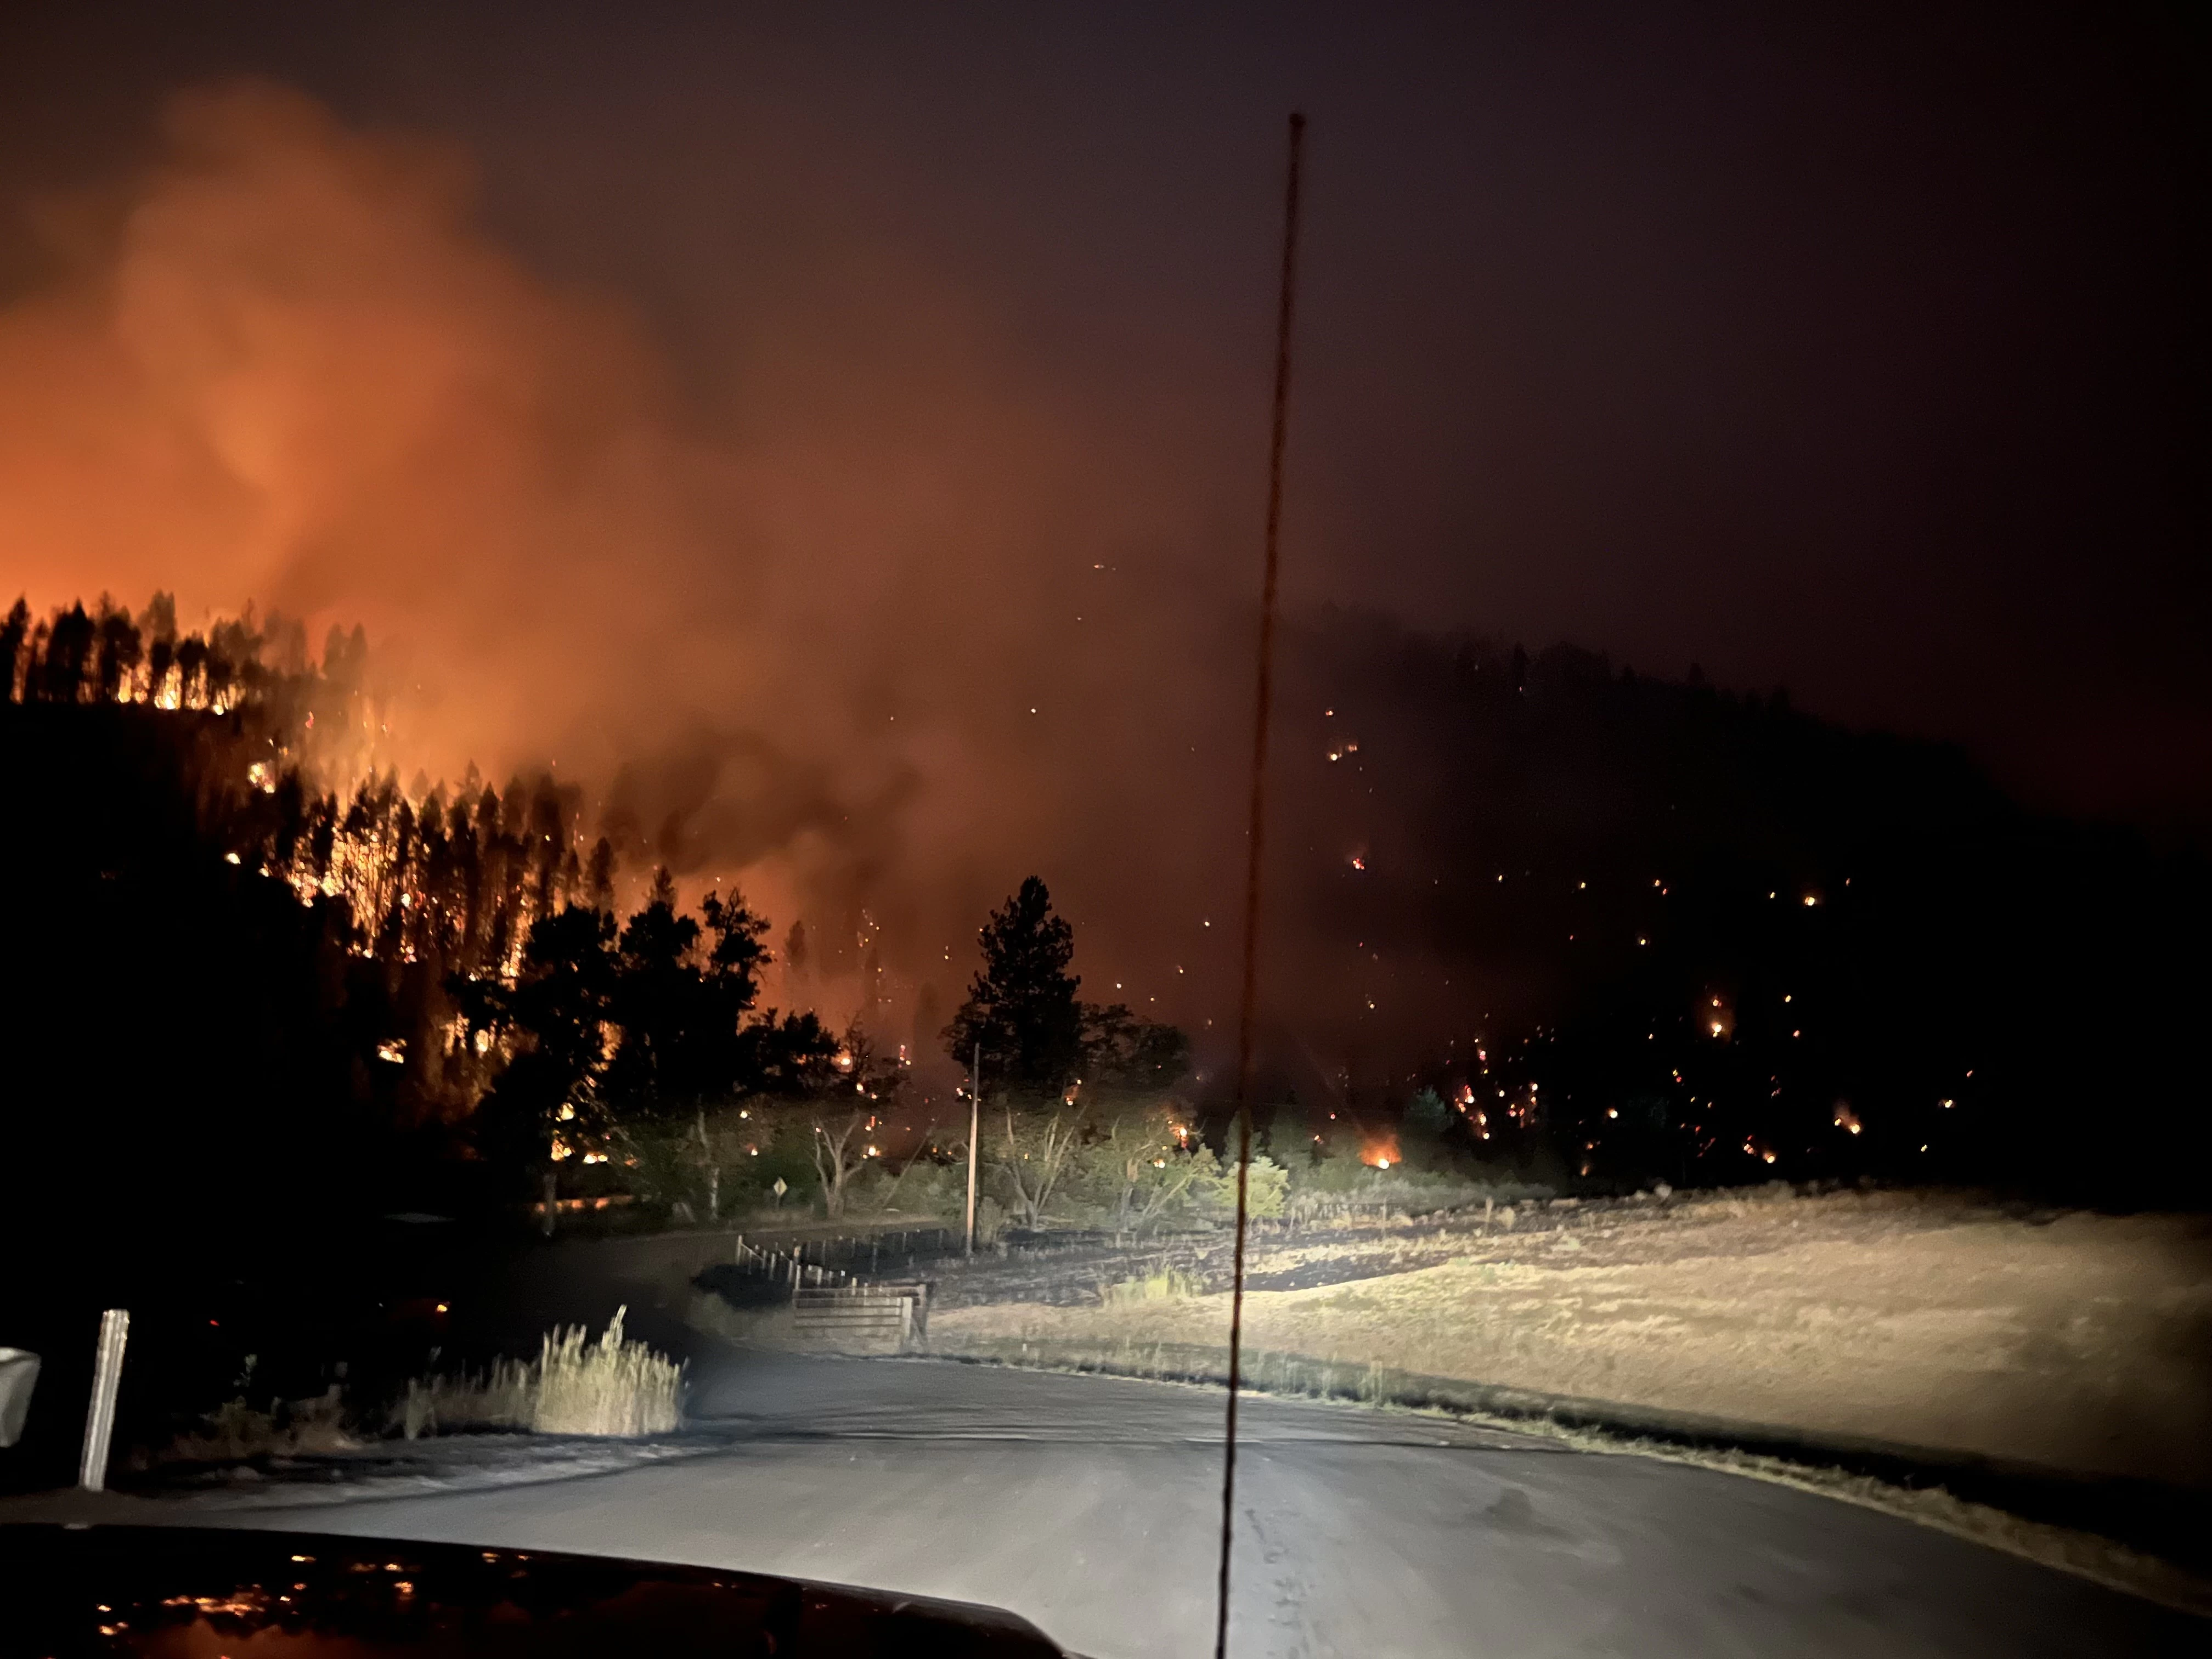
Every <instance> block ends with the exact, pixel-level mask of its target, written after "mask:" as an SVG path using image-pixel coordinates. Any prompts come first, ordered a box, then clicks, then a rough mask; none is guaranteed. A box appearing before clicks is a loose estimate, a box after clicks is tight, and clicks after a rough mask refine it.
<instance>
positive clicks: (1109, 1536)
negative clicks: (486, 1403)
mask: <svg viewBox="0 0 2212 1659" xmlns="http://www.w3.org/2000/svg"><path fill="white" fill-rule="evenodd" d="M701 1379H702V1380H701V1384H700V1387H699V1389H698V1390H697V1392H696V1397H695V1401H694V1408H695V1411H696V1413H697V1414H698V1415H700V1416H701V1417H702V1418H705V1419H711V1420H712V1421H713V1422H714V1423H715V1424H716V1425H718V1432H720V1433H721V1434H723V1435H726V1437H727V1438H728V1445H727V1447H726V1449H724V1450H720V1451H717V1452H714V1453H713V1454H712V1455H705V1456H701V1457H697V1458H693V1459H689V1460H687V1461H684V1462H674V1463H663V1464H658V1465H652V1466H647V1467H641V1468H631V1469H627V1470H624V1471H623V1472H621V1473H619V1474H605V1475H599V1476H594V1477H592V1478H589V1479H584V1480H566V1481H559V1482H550V1483H544V1484H538V1485H531V1486H506V1487H501V1488H495V1489H492V1490H478V1491H467V1492H447V1493H442V1494H438V1495H433V1496H416V1497H407V1498H384V1499H376V1500H364V1501H358V1502H349V1503H343V1504H315V1505H313V1507H309V1508H301V1509H290V1510H285V1509H276V1510H271V1509H258V1510H253V1511H251V1512H250V1513H239V1512H235V1511H233V1512H230V1513H228V1514H218V1513H214V1512H197V1513H196V1514H195V1515H194V1516H193V1518H195V1519H201V1520H206V1521H215V1522H222V1524H228V1525H253V1526H264V1527H266V1526H283V1527H295V1528H301V1529H311V1530H320V1531H337V1532H348V1533H360V1534H384V1535H387V1536H397V1537H406V1538H420V1539H436V1540H451V1541H465V1542H474V1543H483V1544H489V1545H505V1546H515V1547H539V1548H560V1549H571V1550H583V1551H591V1552H598V1553H609V1554H623V1555H631V1556H641V1557H647V1558H655V1559H666V1560H672V1561H691V1562H700V1563H705V1564H709V1565H721V1566H730V1567H741V1568H750V1569H753V1570H756V1571H768V1572H776V1573H785V1574H790V1575H794V1576H799V1577H811V1578H817V1579H825V1580H836V1581H843V1582H847V1583H861V1584H868V1585H873V1586H877V1587H880V1588H885V1589H903V1590H908V1591H913V1592H916V1593H921V1594H927V1595H945V1596H951V1597H955V1598H958V1599H961V1600H965V1601H986V1602H992V1603H995V1604H997V1605H999V1606H1001V1607H1008V1608H1011V1609H1012V1610H1013V1611H1015V1612H1017V1613H1022V1614H1023V1615H1024V1616H1025V1617H1027V1618H1029V1619H1030V1620H1034V1621H1035V1622H1036V1624H1037V1625H1038V1626H1041V1627H1042V1629H1044V1630H1045V1631H1046V1632H1048V1633H1049V1634H1051V1635H1052V1636H1053V1637H1054V1638H1056V1639H1057V1640H1059V1641H1060V1643H1062V1644H1065V1645H1066V1646H1067V1647H1068V1648H1070V1649H1071V1650H1074V1651H1076V1652H1079V1653H1083V1654H1087V1655H1091V1656H1096V1659H1121V1656H1135V1655H1151V1654H1188V1655H1194V1656H1196V1655H1201V1654H1205V1653H1206V1652H1208V1651H1210V1647H1211V1632H1212V1594H1213V1573H1214V1555H1213V1550H1214V1541H1215V1536H1216V1530H1217V1528H1218V1503H1219V1480H1220V1455H1219V1452H1220V1446H1219V1442H1220V1403H1221V1402H1220V1396H1219V1395H1218V1393H1212V1392H1206V1391H1202V1390H1199V1389H1178V1388H1171V1387H1165V1386H1161V1385H1157V1384H1152V1383H1134V1382H1123V1381H1119V1380H1115V1379H1108V1378H1099V1377H1079V1376H1050V1375H1041V1374H1036V1373H1028V1372H1019V1371H1009V1370H994V1369H988V1368H982V1367H974V1366H967V1365H961V1364H951V1363H947V1362H935V1361H915V1360H838V1359H827V1358H821V1359H817V1358H793V1357H787V1356H786V1357H769V1356H757V1355H738V1354H735V1353H732V1352H726V1351H725V1352H723V1353H722V1354H721V1355H720V1356H719V1357H718V1358H711V1359H710V1360H709V1363H708V1364H707V1365H706V1366H705V1367H704V1368H703V1370H702V1373H701ZM1245 1429H1246V1435H1245V1437H1244V1441H1243V1445H1244V1451H1243V1459H1242V1461H1241V1462H1240V1465H1239V1467H1240V1470H1241V1474H1240V1500H1241V1501H1240V1503H1239V1506H1238V1507H1239V1516H1240V1518H1239V1529H1238V1537H1237V1558H1236V1575H1237V1591H1236V1596H1235V1601H1234V1613H1233V1619H1234V1622H1233V1626H1232V1638H1231V1640H1232V1651H1234V1652H1235V1653H1237V1654H1238V1655H1240V1656H1246V1659H1261V1656H1285V1659H1288V1656H1320V1655H1334V1654H1346V1655H1352V1654H1357V1655H1363V1656H1366V1655H1384V1654H1407V1655H1441V1654H1452V1655H1459V1654H1479V1655H1484V1656H1534V1655H1547V1656H1595V1655H1603V1654H1624V1655H1626V1654H1632V1655H1638V1656H1697V1659H1717V1656H1727V1655H1762V1656H1763V1655H1791V1656H1795V1655H1869V1656H1871V1655H1881V1656H1885V1659H1887V1656H1899V1655H1912V1654H1961V1655H2005V1656H2014V1655H2035V1654H2051V1655H2062V1654H2063V1655H2091V1654H2143V1653H2179V1652H2188V1651H2195V1652H2203V1651H2208V1650H2212V1626H2208V1625H2206V1624H2205V1623H2203V1622H2202V1621H2198V1620H2191V1619H2188V1618H2186V1617H2185V1616H2184V1615H2181V1614H2178V1613H2168V1612H2166V1611H2164V1610H2162V1609H2160V1608H2158V1607H2153V1606H2151V1605H2149V1604H2147V1603H2144V1602H2141V1601H2135V1600H2133V1599H2131V1598H2129V1597H2126V1596H2123V1595H2118V1594H2117V1593H2114V1592H2111V1591H2107V1590H2104V1589H2099V1588H2097V1587H2096V1586H2094V1585H2092V1584H2088V1583H2083V1582H2081V1581H2080V1580H2077V1579H2074V1578H2071V1577H2067V1576H2065V1575H2063V1574H2060V1573H2057V1572H2053V1571H2047V1570H2045V1569H2043V1568H2039V1567H2036V1566H2033V1565H2029V1564H2027V1563H2026V1562H2023V1561H2020V1560H2017V1559H2014V1558H2012V1557H2009V1556H2006V1555H2002V1554H1998V1553H1996V1552H1994V1551H1990V1550H1986V1549H1983V1548H1981V1547H1978V1546H1975V1545H1972V1544H1967V1543H1964V1542H1961V1541H1958V1540H1955V1539H1953V1538H1950V1537H1948V1536H1945V1535H1943V1534H1939V1533H1935V1532H1930V1531H1928V1530H1925V1529H1923V1528H1917V1527H1913V1526H1911V1525H1909V1524H1907V1523H1905V1522H1900V1521H1896V1520H1893V1519H1891V1518H1889V1517H1887V1516H1881V1515H1878V1514H1875V1513H1873V1512H1871V1511H1869V1510H1860V1509H1856V1508H1852V1507H1850V1506H1849V1505H1846V1504H1838V1503H1835V1502H1832V1501H1831V1500H1828V1499H1826V1498H1816V1497H1812V1496H1808V1495H1807V1494H1804V1493H1801V1492H1792V1491H1790V1490H1787V1489H1785V1488H1783V1487H1778V1486H1768V1485H1765V1484H1764V1483H1761V1482H1757V1481H1752V1480H1743V1479H1741V1478H1738V1477H1735V1476H1731V1475H1725V1474H1715V1473H1711V1472H1709V1471H1705V1470H1701V1469H1695V1468H1685V1467H1681V1466H1679V1465H1674V1464H1668V1463H1661V1462H1650V1461H1647V1460H1644V1459H1640V1458H1632V1457H1607V1456H1598V1455H1589V1454H1585V1453H1580V1452H1576V1451H1572V1450H1567V1449H1561V1448H1559V1447H1558V1446H1556V1445H1554V1444H1552V1443H1547V1442H1543V1441H1539V1440H1533V1439H1528V1438H1523V1437H1519V1436H1515V1435H1509V1434H1502V1433H1494V1432H1490V1431H1480V1430H1474V1429H1467V1428H1462V1427H1460V1426H1458V1425H1450V1424H1446V1423H1431V1422H1427V1421H1424V1420H1422V1419H1417V1418H1411V1417H1405V1416H1397V1415H1391V1414H1384V1413H1370V1412H1365V1411H1361V1410H1358V1409H1355V1408H1352V1407H1337V1406H1322V1405H1304V1404H1295V1403H1289V1402H1279V1401H1265V1400H1255V1401H1251V1402H1250V1403H1249V1407H1248V1409H1247V1412H1246V1414H1245ZM134 1518H136V1517H134ZM173 1518H177V1519H182V1518H184V1516H174V1517H173Z"/></svg>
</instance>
